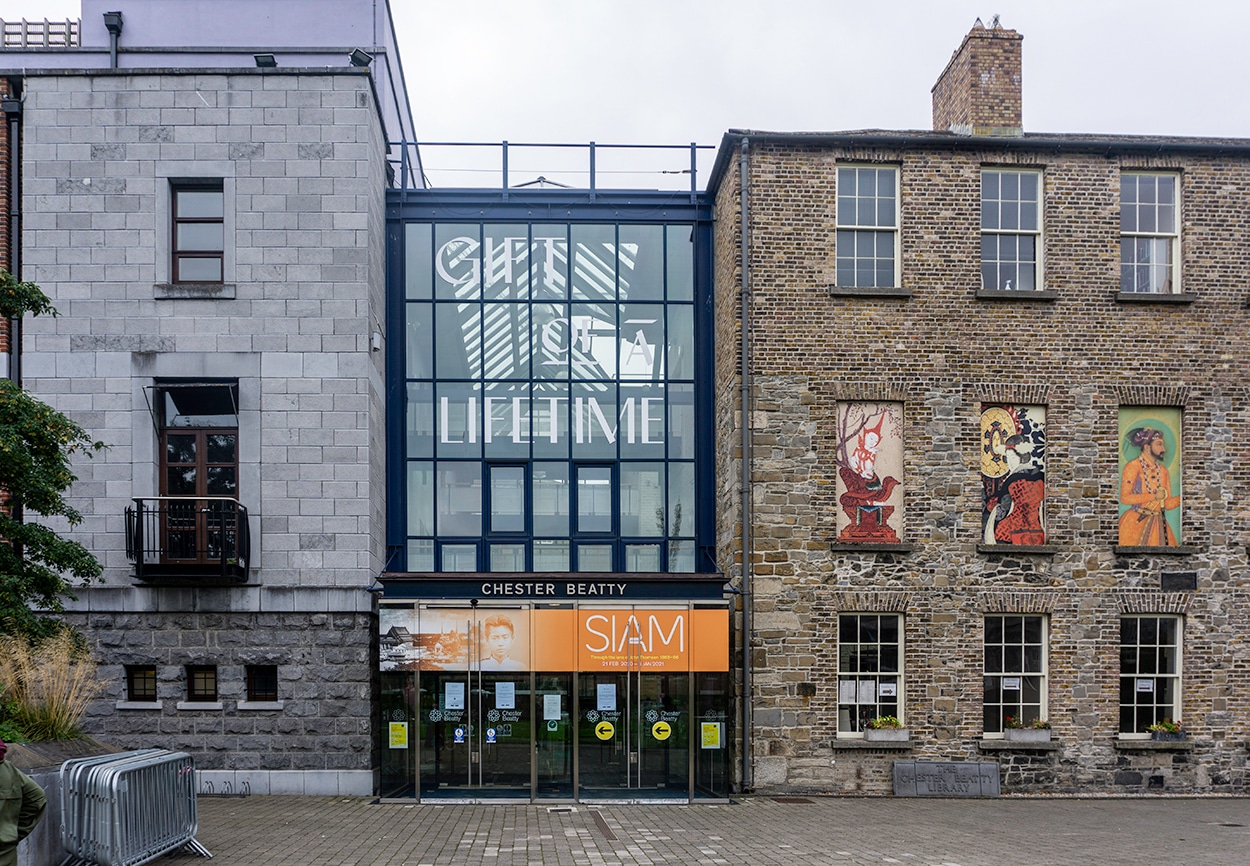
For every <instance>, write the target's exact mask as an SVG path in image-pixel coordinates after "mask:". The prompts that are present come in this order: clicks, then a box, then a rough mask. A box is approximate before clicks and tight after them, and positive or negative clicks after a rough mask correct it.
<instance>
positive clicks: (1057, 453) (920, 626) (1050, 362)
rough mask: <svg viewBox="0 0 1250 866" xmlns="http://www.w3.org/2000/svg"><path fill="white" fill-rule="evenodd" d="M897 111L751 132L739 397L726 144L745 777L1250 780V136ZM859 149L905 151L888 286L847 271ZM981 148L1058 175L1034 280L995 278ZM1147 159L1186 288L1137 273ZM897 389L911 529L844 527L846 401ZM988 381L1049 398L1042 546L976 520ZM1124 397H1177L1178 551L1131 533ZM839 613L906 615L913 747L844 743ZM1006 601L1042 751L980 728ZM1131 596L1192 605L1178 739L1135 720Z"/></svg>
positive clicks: (1084, 788) (728, 418)
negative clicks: (747, 286) (1136, 202)
mask: <svg viewBox="0 0 1250 866" xmlns="http://www.w3.org/2000/svg"><path fill="white" fill-rule="evenodd" d="M843 138H846V137H843ZM882 138H884V136H882ZM899 138H900V137H899V136H895V137H894V138H893V139H892V140H891V141H890V142H889V143H885V142H883V141H881V140H880V139H877V140H874V137H873V136H872V135H871V134H866V135H863V136H862V141H861V142H860V143H858V144H854V143H852V144H847V143H845V142H844V141H839V142H838V143H836V144H835V143H822V142H821V141H820V136H818V135H813V136H811V138H810V139H809V140H804V141H799V140H798V137H797V136H789V137H786V136H776V137H773V138H770V137H769V136H768V135H767V134H759V135H756V136H753V137H752V139H751V143H750V148H749V160H750V168H749V186H750V198H749V208H750V219H749V231H748V236H747V252H748V261H749V266H750V272H751V310H750V321H751V343H752V346H753V349H752V353H751V357H750V358H749V361H748V363H749V364H750V368H751V375H752V390H751V395H750V398H751V405H750V406H749V407H747V410H746V411H745V412H744V411H743V408H742V407H741V406H740V405H739V402H738V394H739V390H738V382H739V379H738V377H739V375H740V369H739V364H740V357H739V353H738V351H737V349H738V345H739V343H738V328H739V327H740V326H741V321H742V319H741V317H740V311H739V309H738V288H739V279H740V272H739V259H740V254H741V246H740V245H741V243H742V238H741V236H740V233H739V231H738V226H739V223H738V220H739V208H740V202H739V197H738V196H739V189H738V177H737V165H738V161H737V156H738V149H737V147H736V146H735V145H730V146H731V147H733V153H732V155H731V158H729V159H727V160H726V163H727V164H729V165H732V166H734V168H733V170H731V171H729V172H726V173H725V175H724V178H725V179H724V182H723V184H722V185H721V186H720V187H719V188H718V189H717V190H716V195H717V199H716V208H717V235H716V258H715V271H716V280H717V298H716V306H717V311H716V321H717V327H718V331H717V341H718V353H717V367H716V383H717V384H716V393H717V394H718V395H721V399H720V401H719V403H718V405H717V408H716V423H717V449H718V468H717V473H718V474H717V479H718V509H719V511H718V521H719V522H718V539H719V545H720V549H719V551H718V559H719V561H720V562H722V563H725V564H726V567H727V568H732V570H733V572H734V574H735V578H736V579H738V578H740V576H741V565H742V550H741V545H740V539H741V524H742V519H743V512H742V508H741V499H740V496H739V495H738V490H737V488H738V479H739V477H740V472H741V459H742V454H741V449H740V442H741V431H742V425H743V424H746V425H749V428H750V432H751V442H752V462H751V467H750V468H751V477H752V484H751V490H750V494H749V495H750V496H751V501H752V514H753V522H752V526H751V531H752V536H753V543H752V549H751V551H750V562H751V568H752V572H753V574H754V590H755V607H754V625H755V629H754V632H753V633H752V635H751V636H750V638H751V646H752V652H751V662H752V666H753V678H754V688H753V694H752V695H751V699H752V707H753V717H754V727H755V737H754V741H753V744H752V745H753V750H754V751H753V754H752V755H751V759H752V761H753V766H754V773H755V784H756V787H757V789H760V790H768V791H833V792H840V793H876V794H884V793H888V792H889V790H890V778H891V777H890V773H889V768H890V762H891V761H893V760H896V759H904V758H906V759H915V760H926V761H977V760H994V761H997V762H999V764H1000V765H1001V767H1002V768H1003V776H1002V788H1003V791H1004V793H1012V792H1021V791H1038V792H1052V793H1054V792H1058V793H1063V792H1069V793H1094V792H1096V793H1118V792H1132V793H1137V792H1142V793H1148V792H1156V791H1158V792H1172V793H1199V792H1203V793H1206V792H1212V793H1214V792H1219V793H1245V792H1247V790H1250V777H1248V775H1247V752H1246V749H1245V743H1246V741H1247V740H1248V739H1250V704H1248V703H1247V702H1246V700H1244V697H1243V696H1244V695H1246V694H1250V674H1248V673H1247V672H1248V671H1250V651H1248V650H1247V648H1246V646H1245V645H1244V641H1243V640H1242V636H1243V634H1244V633H1245V632H1246V630H1247V627H1250V564H1248V562H1247V554H1246V541H1247V536H1246V527H1247V525H1250V511H1248V510H1247V507H1246V506H1245V504H1244V503H1245V502H1246V501H1247V500H1248V499H1250V496H1248V494H1250V468H1248V467H1250V436H1247V431H1250V401H1248V400H1247V397H1248V396H1250V394H1248V393H1247V388H1246V372H1247V360H1246V359H1247V358H1248V357H1250V343H1248V342H1247V337H1246V328H1245V327H1244V326H1243V325H1244V323H1245V318H1246V309H1245V304H1246V300H1247V296H1246V288H1245V285H1244V280H1243V279H1239V278H1238V277H1237V274H1244V273H1245V271H1246V270H1247V269H1250V247H1247V245H1246V243H1245V239H1244V237H1243V235H1244V218H1243V216H1242V215H1244V213H1246V212H1247V210H1248V209H1250V147H1241V148H1239V149H1232V150H1221V149H1220V148H1219V147H1212V148H1211V150H1210V151H1209V152H1205V153H1196V152H1193V151H1192V150H1186V149H1184V148H1174V149H1169V146H1168V145H1169V142H1168V140H1166V139H1163V140H1159V141H1157V142H1152V145H1153V146H1154V152H1153V153H1151V155H1149V156H1146V155H1143V154H1142V149H1141V148H1135V147H1117V145H1116V144H1115V143H1114V142H1112V141H1110V140H1106V141H1104V140H1099V141H1098V144H1097V145H1096V146H1095V145H1093V144H1091V146H1089V147H1088V148H1081V147H1065V148H1064V149H1062V150H1060V149H1057V148H1054V147H1050V146H1048V145H1047V143H1046V141H1045V137H1044V136H1039V137H1037V138H1036V139H1035V140H1034V143H1035V146H1030V144H1029V142H1030V138H1029V137H1028V136H1025V137H1024V144H1023V145H1022V144H1020V143H1019V141H1017V143H1015V144H1013V145H1012V146H1011V147H1010V148H1007V147H999V146H997V145H996V144H995V139H994V137H992V136H980V137H971V138H963V139H962V141H963V143H957V142H958V141H959V137H956V136H951V141H952V143H951V145H950V146H940V145H935V144H933V143H932V142H930V143H928V144H926V145H924V146H916V147H908V146H906V145H905V144H901V143H900V142H899ZM1091 138H1093V137H1091ZM727 141H732V139H727ZM844 165H888V166H895V167H897V169H898V177H899V190H900V192H899V199H898V201H899V214H900V219H899V229H898V232H899V235H898V250H899V258H898V271H897V272H898V274H899V275H900V277H899V281H898V282H899V284H898V286H896V287H894V288H896V289H898V290H899V291H898V292H897V293H896V295H895V296H881V295H873V294H871V293H869V292H863V293H859V294H857V293H856V292H855V291H853V290H850V289H846V288H845V287H839V290H838V292H837V293H836V294H833V293H831V292H830V287H831V286H833V285H834V284H835V283H836V277H837V267H836V265H837V256H838V248H837V238H836V232H835V230H834V228H833V227H834V226H835V222H836V214H837V207H838V204H837V194H838V190H837V188H836V186H837V168H838V167H839V166H844ZM987 166H988V167H997V168H1001V167H1004V166H1006V167H1020V168H1028V169H1035V170H1039V171H1040V172H1041V175H1042V221H1041V222H1042V233H1041V245H1040V252H1039V261H1040V264H1039V274H1040V281H1039V289H1040V290H1041V291H1040V292H1039V293H1037V294H1030V293H1028V292H1021V293H1019V294H1017V295H1013V296H1009V297H1006V298H1001V297H986V296H985V293H983V292H981V278H980V270H979V262H980V257H981V228H980V215H981V203H980V186H981V178H980V174H981V170H982V168H983V167H987ZM1130 171H1131V172H1168V173H1171V174H1173V175H1176V176H1179V177H1180V179H1181V183H1180V189H1181V198H1182V203H1181V213H1182V214H1183V224H1182V226H1181V236H1180V243H1179V250H1180V256H1181V262H1180V275H1181V276H1180V279H1181V284H1182V288H1183V295H1179V294H1178V295H1177V296H1174V297H1170V298H1164V299H1163V301H1161V302H1160V301H1156V300H1155V299H1154V298H1147V299H1145V300H1144V301H1143V300H1138V299H1136V298H1126V297H1125V296H1123V295H1121V294H1120V292H1119V287H1120V286H1119V278H1120V275H1119V271H1120V240H1121V239H1120V222H1119V208H1120V177H1121V175H1122V174H1123V173H1125V172H1130ZM1152 301H1153V302H1152ZM882 400H889V401H896V402H899V403H901V404H902V405H903V416H904V421H903V441H904V472H903V476H904V477H903V484H904V487H905V494H904V532H903V537H902V539H901V541H903V542H904V543H905V545H906V547H904V548H903V549H896V550H884V549H873V548H871V547H865V548H864V549H862V550H857V549H855V548H853V547H851V546H850V545H838V546H837V547H836V549H835V546H834V545H835V541H836V531H835V515H836V512H835V509H836V508H837V507H838V503H837V500H836V496H835V486H836V478H837V471H836V454H835V452H834V438H835V437H834V430H835V410H836V407H837V405H838V403H839V402H840V401H882ZM987 403H1013V404H1020V405H1039V406H1044V407H1045V408H1046V418H1047V451H1046V499H1045V506H1044V517H1045V523H1046V532H1047V538H1046V541H1047V545H1046V549H1045V550H1044V551H1041V552H1033V551H1029V550H1028V549H1010V548H1004V549H1002V550H986V549H984V547H983V546H982V545H981V544H980V542H981V540H982V539H981V535H982V527H981V506H982V501H981V497H982V484H981V476H980V472H979V461H980V454H981V446H982V443H981V441H980V427H979V420H978V419H979V416H980V412H981V408H982V406H983V405H984V404H987ZM1128 406H1164V407H1179V408H1180V409H1181V414H1182V429H1183V432H1182V439H1181V442H1180V443H1179V447H1180V451H1181V455H1182V461H1183V479H1182V492H1181V495H1182V500H1183V507H1182V539H1183V545H1184V546H1183V547H1181V548H1177V549H1175V550H1159V551H1150V550H1146V551H1142V550H1136V549H1134V550H1126V549H1123V548H1118V547H1117V543H1118V539H1117V528H1116V527H1117V520H1118V501H1119V482H1120V475H1119V466H1118V459H1119V443H1118V435H1119V434H1118V428H1117V417H1118V412H1119V410H1120V408H1121V407H1128ZM1178 573H1184V575H1185V576H1186V577H1185V579H1184V580H1178V579H1174V577H1170V576H1174V575H1175V574H1178ZM847 612H876V613H897V614H901V615H902V621H903V640H902V644H903V661H902V680H901V682H902V688H901V692H900V694H901V695H902V699H901V701H900V704H901V711H902V715H903V720H904V722H905V724H906V726H907V727H908V728H909V729H910V731H911V737H912V749H911V751H910V752H908V753H905V754H903V755H900V754H898V753H895V752H886V751H880V750H878V751H873V750H870V749H869V750H864V749H839V747H838V737H839V735H842V736H844V737H845V736H846V734H847V732H846V731H842V730H840V729H839V722H838V704H839V695H838V669H839V668H838V634H837V632H838V617H839V615H840V614H842V613H847ZM998 613H1008V614H1009V613H1016V614H1031V615H1037V616H1041V617H1043V618H1044V621H1045V623H1046V629H1047V632H1046V638H1045V652H1046V664H1045V670H1046V679H1045V686H1044V690H1045V698H1044V704H1045V713H1046V714H1047V715H1048V717H1049V720H1050V721H1051V723H1052V725H1053V736H1054V742H1055V744H1056V749H1055V750H1054V751H1024V750H1020V751H1016V752H1011V751H1001V750H999V749H997V748H995V749H993V750H987V751H983V750H982V749H981V743H982V741H983V739H984V738H985V736H986V724H985V719H984V717H983V680H984V674H985V667H984V651H983V641H984V628H983V625H984V618H985V616H986V615H987V614H998ZM1140 614H1160V615H1176V616H1179V617H1180V618H1181V622H1182V630H1183V639H1182V647H1181V659H1182V662H1181V665H1182V666H1181V675H1180V685H1179V688H1180V698H1179V707H1180V714H1181V715H1182V717H1183V721H1184V722H1185V724H1186V726H1187V728H1188V729H1189V731H1190V742H1189V744H1188V746H1187V747H1186V748H1185V749H1181V748H1176V749H1172V750H1170V751H1169V750H1166V749H1163V750H1160V749H1150V748H1145V747H1142V748H1137V747H1135V746H1134V743H1140V742H1141V741H1140V740H1137V741H1134V740H1125V739H1123V738H1122V737H1121V734H1122V732H1121V731H1120V720H1119V706H1120V696H1121V676H1120V674H1121V663H1120V623H1121V621H1122V618H1123V617H1125V616H1131V615H1140ZM1128 733H1135V732H1128ZM990 736H991V739H992V737H993V733H992V732H991V735H990Z"/></svg>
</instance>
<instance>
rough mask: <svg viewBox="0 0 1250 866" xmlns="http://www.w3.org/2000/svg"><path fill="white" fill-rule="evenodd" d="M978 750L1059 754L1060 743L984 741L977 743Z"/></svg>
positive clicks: (1053, 741) (1047, 741)
mask: <svg viewBox="0 0 1250 866" xmlns="http://www.w3.org/2000/svg"><path fill="white" fill-rule="evenodd" d="M977 748H978V749H980V750H981V751H982V752H1057V751H1059V741H1058V740H1054V739H1051V740H1044V741H1042V742H1038V743H1028V742H1023V741H1021V740H1005V739H1004V740H999V739H993V740H985V739H982V740H978V741H977Z"/></svg>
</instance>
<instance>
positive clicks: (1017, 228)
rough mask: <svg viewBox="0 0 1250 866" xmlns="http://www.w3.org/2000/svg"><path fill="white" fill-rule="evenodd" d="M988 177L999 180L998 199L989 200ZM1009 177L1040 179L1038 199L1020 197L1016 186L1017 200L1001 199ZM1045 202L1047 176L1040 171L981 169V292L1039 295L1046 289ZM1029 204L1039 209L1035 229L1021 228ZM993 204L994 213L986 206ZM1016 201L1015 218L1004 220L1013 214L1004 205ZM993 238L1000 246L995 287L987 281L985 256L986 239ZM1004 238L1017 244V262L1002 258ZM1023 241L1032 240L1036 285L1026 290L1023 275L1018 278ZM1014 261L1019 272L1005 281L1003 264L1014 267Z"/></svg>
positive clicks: (1021, 265)
mask: <svg viewBox="0 0 1250 866" xmlns="http://www.w3.org/2000/svg"><path fill="white" fill-rule="evenodd" d="M989 175H996V176H997V177H998V196H997V197H996V198H993V199H987V198H986V183H985V180H986V177H987V176H989ZM1006 175H1017V176H1019V177H1023V176H1025V175H1029V176H1032V177H1035V178H1036V179H1037V197H1036V199H1031V200H1026V199H1024V198H1023V197H1022V196H1021V195H1020V194H1019V186H1017V194H1016V196H1015V198H1003V197H1002V179H1003V177H1004V176H1006ZM1045 199H1046V177H1045V175H1044V174H1043V172H1042V171H1041V170H1040V169H1029V168H1012V167H997V168H982V169H981V288H982V290H985V291H1012V292H1015V291H1021V292H1036V291H1042V289H1043V288H1044V287H1045V286H1044V284H1043V281H1042V275H1043V274H1044V273H1045V271H1044V270H1043V261H1042V258H1043V256H1042V252H1043V250H1042V247H1043V231H1044V219H1043V212H1044V211H1045ZM1028 201H1031V202H1032V204H1033V206H1034V208H1035V210H1036V213H1035V214H1034V220H1033V221H1034V223H1035V225H1034V227H1033V228H1027V227H1021V223H1022V222H1024V219H1023V218H1022V216H1021V215H1022V213H1023V211H1024V203H1026V202H1028ZM991 202H992V203H993V204H994V205H995V207H994V208H993V209H992V211H991V210H990V209H987V204H990V203H991ZM1013 202H1014V203H1015V206H1016V212H1015V215H1014V217H1012V218H1010V219H1004V214H1005V213H1010V211H1009V210H1007V211H1005V210H1004V208H1003V205H1004V204H1007V205H1009V206H1010V204H1011V203H1013ZM1004 223H1006V225H1005V226H1004ZM1011 223H1014V224H1015V225H1014V226H1013V225H1011ZM990 237H993V238H995V245H996V247H998V250H997V251H996V257H995V258H994V259H993V260H992V261H994V262H996V263H998V264H997V265H996V266H995V270H996V274H995V277H996V278H995V280H994V284H993V285H990V284H988V283H987V281H986V261H987V259H986V256H985V245H986V244H985V242H986V239H987V238H990ZM1005 238H1014V239H1015V243H1016V245H1017V252H1016V257H1015V259H1014V260H1012V259H1003V258H1002V257H1001V246H1000V244H1001V239H1005ZM1020 238H1032V239H1033V273H1032V276H1031V279H1032V282H1033V285H1032V286H1031V287H1030V288H1025V289H1022V288H1020V283H1021V280H1020V275H1019V269H1020V268H1022V267H1023V264H1022V260H1021V259H1020V257H1019V246H1018V245H1019V239H1020ZM1013 261H1014V266H1015V267H1016V269H1017V270H1016V274H1015V276H1013V277H1008V278H1006V279H1005V280H1004V279H1003V277H1002V273H1001V271H1002V264H1003V263H1006V264H1007V266H1008V267H1011V263H1012V262H1013ZM1013 281H1014V282H1015V283H1016V284H1015V285H1014V286H1013V285H1011V283H1012V282H1013Z"/></svg>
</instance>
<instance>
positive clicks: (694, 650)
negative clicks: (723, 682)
mask: <svg viewBox="0 0 1250 866" xmlns="http://www.w3.org/2000/svg"><path fill="white" fill-rule="evenodd" d="M690 616H691V618H692V619H693V620H694V628H693V632H694V644H693V645H692V647H691V650H690V670H692V671H727V670H729V611H728V610H726V609H725V608H723V607H722V608H717V609H715V610H692V611H691V612H690Z"/></svg>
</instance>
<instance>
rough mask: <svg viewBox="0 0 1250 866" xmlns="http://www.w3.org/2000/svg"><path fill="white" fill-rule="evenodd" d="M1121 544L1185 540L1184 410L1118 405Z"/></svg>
mask: <svg viewBox="0 0 1250 866" xmlns="http://www.w3.org/2000/svg"><path fill="white" fill-rule="evenodd" d="M1119 543H1120V546H1121V547H1174V546H1178V545H1179V544H1180V543H1181V410H1180V409H1179V408H1176V407H1165V406H1123V407H1121V408H1120V521H1119Z"/></svg>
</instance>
